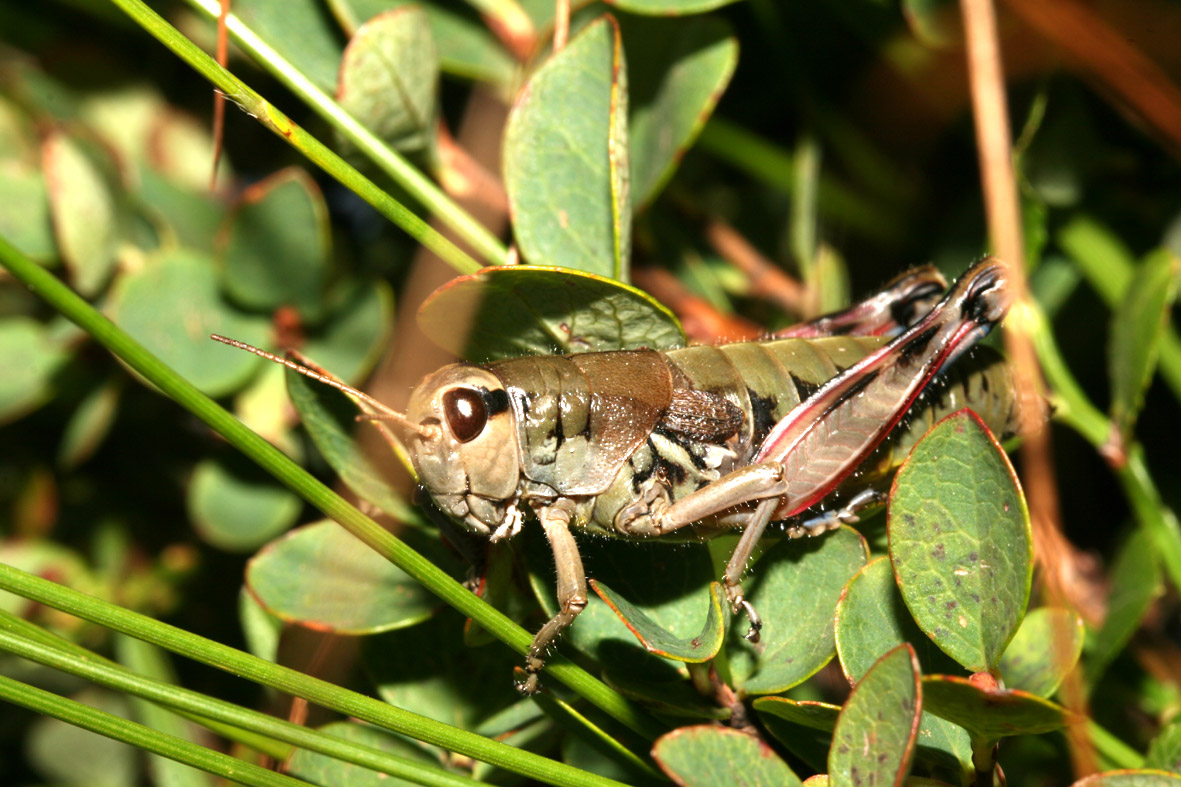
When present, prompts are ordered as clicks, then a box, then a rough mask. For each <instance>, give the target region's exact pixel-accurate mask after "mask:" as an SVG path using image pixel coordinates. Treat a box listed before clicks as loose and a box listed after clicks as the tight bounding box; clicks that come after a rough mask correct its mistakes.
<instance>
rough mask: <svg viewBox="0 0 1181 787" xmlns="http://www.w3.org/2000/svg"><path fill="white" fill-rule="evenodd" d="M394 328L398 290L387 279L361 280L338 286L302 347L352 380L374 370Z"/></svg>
mask: <svg viewBox="0 0 1181 787" xmlns="http://www.w3.org/2000/svg"><path fill="white" fill-rule="evenodd" d="M393 329H394V293H393V291H392V290H391V289H390V286H389V285H388V284H386V283H385V282H384V281H380V280H379V281H364V280H357V281H355V282H351V283H350V284H349V285H347V286H343V287H337V289H336V291H335V292H334V293H333V294H332V296H330V297H329V300H328V315H327V316H326V317H325V318H324V322H323V323H322V324H321V325H319V326H317V327H316V328H315V329H314V330H311V331H309V333H308V335H307V336H306V337H305V341H304V345H303V347H302V350H303V353H304V354H305V355H306V356H308V357H309V358H311V359H312V360H317V359H318V360H320V361H321V362H323V363H324V364H330V365H331V371H332V373H333V374H334V375H336V376H337V377H339V378H340V379H342V380H345V381H347V382H350V383H356V382H359V381H360V380H361V379H362V378H363V377H364V376H365V375H367V374H369V372H370V371H372V369H373V367H374V366H375V365H376V364H377V361H378V359H379V358H380V357H381V354H382V352H384V351H385V349H386V346H387V345H388V344H389V341H390V336H391V334H392V333H393Z"/></svg>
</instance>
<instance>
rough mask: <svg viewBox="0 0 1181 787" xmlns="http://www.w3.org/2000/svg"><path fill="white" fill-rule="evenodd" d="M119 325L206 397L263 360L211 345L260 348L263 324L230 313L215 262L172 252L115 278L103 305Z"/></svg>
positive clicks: (243, 378)
mask: <svg viewBox="0 0 1181 787" xmlns="http://www.w3.org/2000/svg"><path fill="white" fill-rule="evenodd" d="M107 312H108V314H109V315H110V316H111V319H112V320H113V321H114V322H116V323H117V324H118V325H119V327H121V328H122V329H123V330H125V331H127V332H128V333H129V334H131V336H132V337H133V338H134V339H135V340H136V341H138V342H139V343H140V344H142V345H144V347H146V348H147V349H148V350H149V351H151V352H152V353H155V354H156V355H157V356H159V357H160V358H161V359H162V360H163V361H164V362H165V363H167V364H168V365H169V366H171V367H172V368H173V369H174V370H175V371H176V372H177V373H178V374H180V375H181V376H182V377H184V378H185V379H187V380H188V381H189V382H191V383H192V384H193V385H195V386H197V387H198V388H200V389H201V390H202V391H204V392H205V393H206V394H208V395H210V396H224V395H226V394H228V393H231V392H233V391H235V390H237V389H238V388H241V387H242V386H243V385H245V384H246V382H247V380H249V379H250V376H251V375H252V374H253V373H254V372H255V371H256V370H257V369H258V364H260V363H262V361H261V360H260V359H259V358H258V357H256V356H254V355H251V354H250V353H245V352H242V351H241V350H234V349H232V348H230V347H226V346H224V345H220V344H217V343H216V342H213V341H210V339H209V334H211V333H218V334H221V335H223V336H232V337H233V338H235V339H239V340H241V341H244V342H247V343H249V344H254V345H259V344H262V343H263V342H264V340H265V338H266V335H267V328H268V325H267V321H266V320H265V319H264V318H261V317H249V316H247V315H244V314H242V313H240V312H237V311H235V310H234V309H232V308H231V307H230V306H229V305H228V304H227V303H226V302H225V301H224V300H222V298H221V297H220V295H219V294H218V291H217V274H216V272H215V271H214V268H213V260H211V259H210V258H208V257H206V256H205V255H202V254H199V253H196V252H191V251H184V250H180V249H177V250H174V251H171V252H165V253H163V254H161V255H159V256H157V257H155V258H154V259H151V260H149V262H148V264H146V265H145V266H144V267H143V268H141V269H140V270H138V271H136V272H134V273H130V274H127V275H125V276H121V277H119V280H118V281H117V282H116V284H115V287H114V288H113V289H112V292H111V295H110V299H109V300H108V302H107Z"/></svg>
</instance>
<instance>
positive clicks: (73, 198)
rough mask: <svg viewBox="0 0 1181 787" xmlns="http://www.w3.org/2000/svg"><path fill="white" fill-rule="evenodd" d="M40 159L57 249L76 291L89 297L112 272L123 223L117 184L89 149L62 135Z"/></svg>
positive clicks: (58, 134) (49, 140) (50, 141)
mask: <svg viewBox="0 0 1181 787" xmlns="http://www.w3.org/2000/svg"><path fill="white" fill-rule="evenodd" d="M42 156H43V165H42V166H43V167H44V172H45V182H46V184H47V185H48V189H49V208H50V214H51V215H52V217H53V230H54V236H55V237H56V239H57V247H58V249H59V250H60V252H61V257H62V260H63V261H64V262H65V263H66V268H67V269H69V271H70V278H71V281H72V282H73V285H74V288H75V289H76V290H78V292H80V293H81V294H82V295H85V296H87V297H93V296H95V295H97V294H98V293H100V292H101V291H102V290H103V288H104V287H105V286H106V284H107V281H108V280H109V279H110V277H111V274H112V273H114V270H115V261H116V260H115V254H116V252H117V251H118V248H119V242H120V240H121V235H122V226H121V224H122V221H123V218H122V217H121V216H120V211H119V204H120V200H119V198H118V195H117V193H116V190H115V189H116V186H117V184H116V183H115V182H114V179H113V177H112V175H111V174H109V173H108V172H106V171H104V167H103V166H101V165H100V164H99V162H98V161H96V157H95V155H94V154H93V153H92V152H91V150H90V146H83V145H82V144H81V143H80V142H79V141H77V140H74V139H71V138H70V137H68V136H66V135H65V134H63V133H62V132H60V131H54V132H51V133H50V134H49V136H48V137H46V139H45V142H44V145H43V148H42Z"/></svg>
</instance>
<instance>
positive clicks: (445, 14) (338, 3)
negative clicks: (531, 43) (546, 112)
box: [328, 0, 517, 86]
mask: <svg viewBox="0 0 1181 787" xmlns="http://www.w3.org/2000/svg"><path fill="white" fill-rule="evenodd" d="M406 4H407V0H328V5H329V7H330V8H331V9H332V12H333V13H334V14H335V15H336V18H337V19H338V20H339V21H340V24H341V27H343V28H344V30H345V33H347V34H348V35H350V36H351V35H353V34H354V33H355V32H356V31H357V28H359V27H360V26H361V25H362V24H364V23H365V22H367V21H368V20H369V19H372V18H373V17H374V16H376V15H378V14H380V13H383V12H385V11H389V10H391V9H394V8H401V7H403V6H405V5H406ZM418 5H419V7H421V8H422V10H423V11H424V12H425V13H426V16H427V22H428V23H429V24H430V29H431V35H432V36H433V37H434V39H435V45H436V46H437V47H438V49H439V65H440V66H441V67H442V69H443V70H444V71H446V72H448V73H451V74H455V75H457V76H461V77H467V78H469V79H476V80H479V81H484V82H492V83H494V84H497V85H502V86H507V85H509V84H510V83H511V82H512V80H513V78H514V75H515V74H516V71H517V64H516V62H515V61H514V60H513V58H512V56H511V55H509V53H508V52H507V51H506V50H505V48H504V45H503V44H501V42H500V40H499V39H498V38H497V37H496V36H495V35H493V34H492V31H490V30H489V29H488V27H487V25H486V24H484V21H483V20H482V19H481V18H480V16H479V15H478V14H477V13H475V11H474V10H473V9H472V7H471V6H470V5H466V4H459V3H454V4H447V3H437V2H420V3H419V4H418Z"/></svg>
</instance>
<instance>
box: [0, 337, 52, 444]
mask: <svg viewBox="0 0 1181 787" xmlns="http://www.w3.org/2000/svg"><path fill="white" fill-rule="evenodd" d="M0 358H3V359H4V374H2V375H0V423H3V422H5V421H12V420H15V419H17V418H20V417H21V416H23V415H25V414H26V413H28V412H29V411H31V410H34V409H36V408H37V407H39V406H40V405H41V403H42V402H43V401H45V399H46V398H48V396H49V393H50V384H51V382H52V380H53V375H54V374H55V373H56V372H57V370H58V369H59V368H61V366H62V364H63V363H65V362H66V360H68V358H69V356H68V355H67V354H66V352H65V351H64V350H63V349H62V348H61V347H60V346H59V343H58V342H56V341H54V339H53V338H52V336H51V335H50V332H49V330H48V329H47V328H46V327H45V326H44V325H42V324H41V323H39V322H37V321H36V320H33V319H31V318H29V317H8V318H6V319H0Z"/></svg>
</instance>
